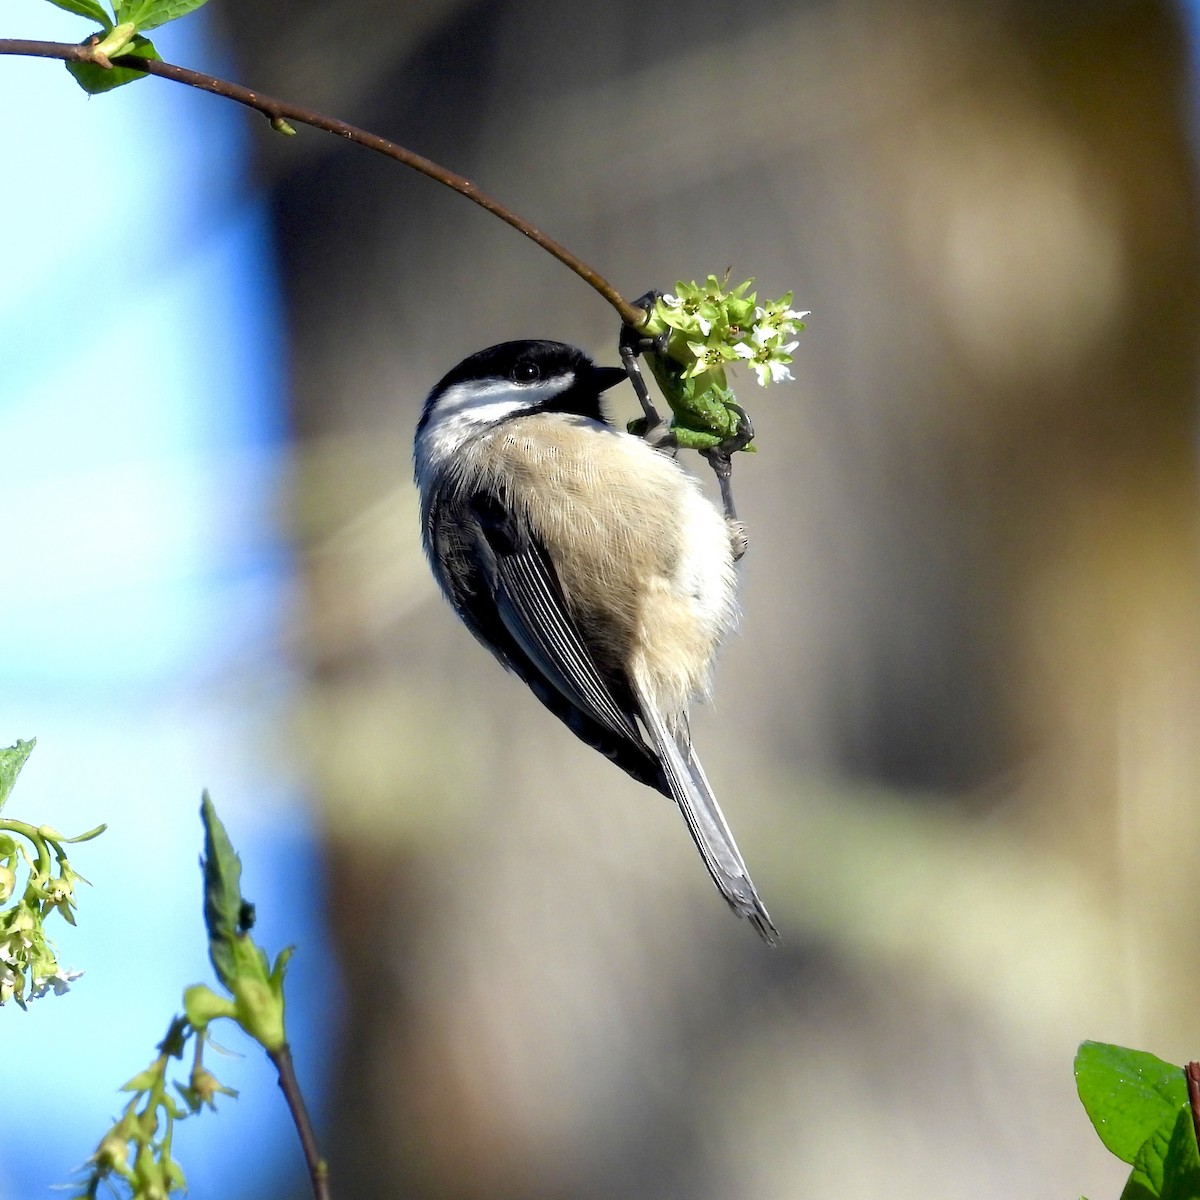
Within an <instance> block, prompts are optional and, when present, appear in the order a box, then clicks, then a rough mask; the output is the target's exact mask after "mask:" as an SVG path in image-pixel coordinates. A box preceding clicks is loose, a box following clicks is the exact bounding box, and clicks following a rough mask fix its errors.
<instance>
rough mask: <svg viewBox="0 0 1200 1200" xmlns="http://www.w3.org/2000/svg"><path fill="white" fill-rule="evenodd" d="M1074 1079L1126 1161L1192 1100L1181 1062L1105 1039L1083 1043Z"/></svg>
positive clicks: (1101, 1130) (1103, 1134) (1108, 1142)
mask: <svg viewBox="0 0 1200 1200" xmlns="http://www.w3.org/2000/svg"><path fill="white" fill-rule="evenodd" d="M1075 1085H1076V1087H1077V1088H1078V1090H1079V1099H1080V1100H1081V1101H1082V1102H1083V1107H1084V1108H1085V1109H1086V1110H1087V1115H1088V1117H1089V1118H1090V1119H1091V1122H1092V1124H1093V1125H1094V1126H1095V1127H1096V1132H1097V1133H1098V1134H1099V1135H1100V1140H1101V1141H1102V1142H1103V1143H1104V1144H1105V1146H1107V1147H1108V1149H1109V1150H1111V1151H1112V1153H1113V1154H1115V1155H1116V1156H1117V1157H1118V1158H1119V1159H1121V1160H1122V1161H1123V1162H1127V1163H1133V1162H1134V1160H1135V1159H1136V1158H1137V1156H1138V1154H1139V1152H1140V1151H1141V1149H1142V1146H1143V1145H1144V1144H1145V1142H1146V1140H1147V1139H1148V1138H1149V1137H1150V1136H1151V1134H1153V1133H1154V1132H1155V1131H1156V1130H1157V1129H1158V1127H1159V1126H1161V1125H1164V1124H1165V1125H1166V1128H1167V1131H1168V1133H1169V1131H1170V1129H1171V1128H1172V1127H1173V1125H1174V1122H1175V1118H1176V1114H1177V1113H1178V1112H1179V1110H1180V1108H1182V1107H1185V1106H1186V1105H1187V1102H1188V1097H1187V1083H1186V1081H1185V1079H1184V1076H1183V1068H1182V1067H1176V1066H1173V1065H1172V1064H1171V1063H1166V1062H1163V1060H1162V1059H1161V1058H1156V1057H1155V1056H1154V1055H1153V1054H1148V1053H1146V1052H1145V1051H1144V1050H1128V1049H1126V1048H1125V1047H1124V1046H1110V1045H1107V1044H1105V1043H1103V1042H1084V1043H1083V1045H1081V1046H1080V1047H1079V1053H1078V1054H1076V1056H1075Z"/></svg>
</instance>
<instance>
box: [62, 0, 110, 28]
mask: <svg viewBox="0 0 1200 1200" xmlns="http://www.w3.org/2000/svg"><path fill="white" fill-rule="evenodd" d="M50 3H51V4H53V5H54V7H55V8H62V9H65V10H66V11H67V12H69V13H74V14H75V15H76V16H77V17H87V19H88V20H89V21H95V22H96V24H97V25H99V26H100V27H101V28H102V29H111V28H112V27H113V19H112V17H111V16H109V14H108V13H107V12H105V11H104V6H103V5H101V4H100V3H99V2H98V0H50Z"/></svg>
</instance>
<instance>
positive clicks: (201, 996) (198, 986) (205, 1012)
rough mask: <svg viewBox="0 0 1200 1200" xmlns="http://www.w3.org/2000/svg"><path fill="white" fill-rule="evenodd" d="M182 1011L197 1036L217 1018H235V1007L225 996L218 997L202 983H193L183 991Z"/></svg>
mask: <svg viewBox="0 0 1200 1200" xmlns="http://www.w3.org/2000/svg"><path fill="white" fill-rule="evenodd" d="M183 1011H184V1014H185V1015H186V1017H187V1020H188V1024H189V1025H191V1027H192V1028H193V1029H194V1030H196V1032H197V1033H199V1034H203V1033H204V1031H205V1030H206V1029H208V1027H209V1025H210V1024H211V1023H212V1022H213V1021H215V1020H217V1018H218V1017H229V1018H230V1019H236V1017H237V1005H235V1004H234V1002H233V1001H232V1000H229V999H227V998H226V997H225V996H218V995H217V993H216V992H214V991H213V990H212V988H210V987H208V985H207V984H203V983H195V984H193V985H192V986H191V987H189V988H185V989H184V993H183Z"/></svg>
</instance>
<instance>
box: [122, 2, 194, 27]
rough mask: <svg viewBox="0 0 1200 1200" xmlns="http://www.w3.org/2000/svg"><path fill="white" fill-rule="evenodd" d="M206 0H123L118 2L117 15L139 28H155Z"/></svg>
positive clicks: (188, 11) (182, 14) (185, 14)
mask: <svg viewBox="0 0 1200 1200" xmlns="http://www.w3.org/2000/svg"><path fill="white" fill-rule="evenodd" d="M207 2H208V0H123V2H122V3H120V4H118V6H117V9H118V12H117V16H118V18H119V19H120V20H122V21H132V22H133V23H134V24H135V25H136V26H137V27H138V28H139V29H157V28H158V27H159V26H160V25H165V24H166V23H167V22H168V21H175V20H178V19H179V18H180V17H185V16H187V14H188V13H190V12H192V11H193V9H197V8H199V7H200V6H201V5H202V4H206V3H207Z"/></svg>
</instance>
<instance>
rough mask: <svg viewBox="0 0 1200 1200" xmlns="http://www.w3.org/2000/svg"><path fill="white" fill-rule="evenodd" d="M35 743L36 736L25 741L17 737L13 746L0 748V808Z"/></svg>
mask: <svg viewBox="0 0 1200 1200" xmlns="http://www.w3.org/2000/svg"><path fill="white" fill-rule="evenodd" d="M36 745H37V738H30V739H29V741H27V742H23V741H21V739H20V738H18V739H17V743H16V745H15V746H9V747H8V748H7V749H6V750H0V808H3V807H4V802H5V801H6V800H7V799H8V797H9V794H10V793H11V792H12V790H13V784H15V783H16V782H17V776H18V775H20V773H21V768H22V767H23V766H24V765H25V760H26V759H27V758H28V757H29V756H30V755H31V754H32V753H33V748H34V746H36Z"/></svg>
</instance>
